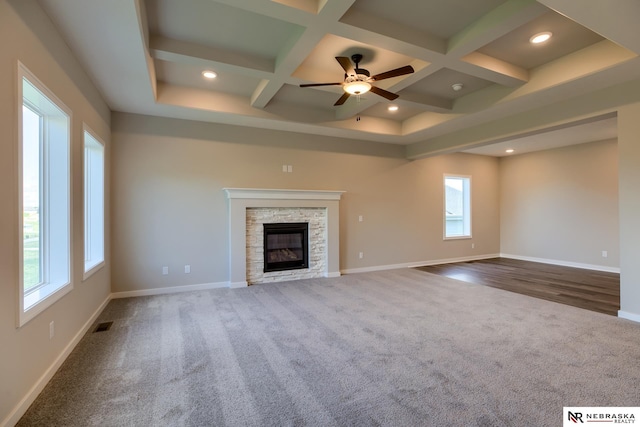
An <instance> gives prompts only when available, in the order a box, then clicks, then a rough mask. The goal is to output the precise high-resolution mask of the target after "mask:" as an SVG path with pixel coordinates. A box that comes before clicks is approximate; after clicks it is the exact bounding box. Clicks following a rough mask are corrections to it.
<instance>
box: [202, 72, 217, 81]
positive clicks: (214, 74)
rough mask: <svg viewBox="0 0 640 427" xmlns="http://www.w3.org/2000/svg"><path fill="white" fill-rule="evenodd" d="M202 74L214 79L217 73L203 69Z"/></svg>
mask: <svg viewBox="0 0 640 427" xmlns="http://www.w3.org/2000/svg"><path fill="white" fill-rule="evenodd" d="M202 75H203V76H204V77H205V78H207V79H215V78H216V77H218V75H217V74H216V73H215V72H213V71H211V70H206V71H203V72H202Z"/></svg>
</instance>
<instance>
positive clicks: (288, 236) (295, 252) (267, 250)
mask: <svg viewBox="0 0 640 427" xmlns="http://www.w3.org/2000/svg"><path fill="white" fill-rule="evenodd" d="M263 226H264V234H263V235H264V272H265V273H267V272H269V271H283V270H296V269H302V268H309V223H306V222H286V223H277V224H263Z"/></svg>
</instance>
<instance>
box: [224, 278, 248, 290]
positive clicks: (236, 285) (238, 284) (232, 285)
mask: <svg viewBox="0 0 640 427" xmlns="http://www.w3.org/2000/svg"><path fill="white" fill-rule="evenodd" d="M228 286H229V287H230V288H231V289H236V288H246V287H247V286H249V282H247V281H246V280H245V281H243V282H229V284H228Z"/></svg>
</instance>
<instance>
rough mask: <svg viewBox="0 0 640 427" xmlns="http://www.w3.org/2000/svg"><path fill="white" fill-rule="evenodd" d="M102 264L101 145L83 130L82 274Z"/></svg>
mask: <svg viewBox="0 0 640 427" xmlns="http://www.w3.org/2000/svg"><path fill="white" fill-rule="evenodd" d="M103 265H104V144H103V143H102V142H100V141H99V140H98V138H96V137H95V136H93V134H92V132H91V131H90V130H89V129H88V128H87V127H86V126H85V129H84V275H83V278H84V279H86V278H87V277H89V276H90V275H91V274H93V273H94V272H96V271H97V270H98V269H100V268H101V267H102V266H103Z"/></svg>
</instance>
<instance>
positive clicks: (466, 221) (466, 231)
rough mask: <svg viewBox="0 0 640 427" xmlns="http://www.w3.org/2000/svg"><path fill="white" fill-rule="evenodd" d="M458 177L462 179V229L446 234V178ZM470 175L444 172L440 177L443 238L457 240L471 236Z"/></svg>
mask: <svg viewBox="0 0 640 427" xmlns="http://www.w3.org/2000/svg"><path fill="white" fill-rule="evenodd" d="M449 178H453V179H460V180H462V181H463V185H462V194H463V195H462V197H463V208H462V212H463V213H462V221H463V227H462V228H463V231H462V234H452V235H447V179H449ZM471 188H472V186H471V176H470V175H460V174H450V173H445V174H444V176H443V179H442V190H443V195H442V204H443V206H442V217H443V218H442V236H443V239H444V240H459V239H471V238H472V233H471V230H472V227H471Z"/></svg>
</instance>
